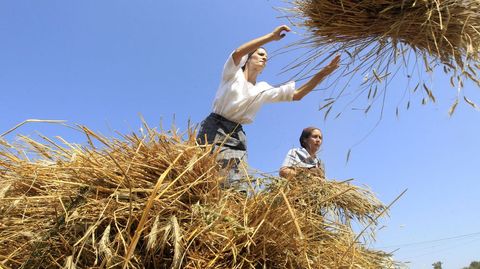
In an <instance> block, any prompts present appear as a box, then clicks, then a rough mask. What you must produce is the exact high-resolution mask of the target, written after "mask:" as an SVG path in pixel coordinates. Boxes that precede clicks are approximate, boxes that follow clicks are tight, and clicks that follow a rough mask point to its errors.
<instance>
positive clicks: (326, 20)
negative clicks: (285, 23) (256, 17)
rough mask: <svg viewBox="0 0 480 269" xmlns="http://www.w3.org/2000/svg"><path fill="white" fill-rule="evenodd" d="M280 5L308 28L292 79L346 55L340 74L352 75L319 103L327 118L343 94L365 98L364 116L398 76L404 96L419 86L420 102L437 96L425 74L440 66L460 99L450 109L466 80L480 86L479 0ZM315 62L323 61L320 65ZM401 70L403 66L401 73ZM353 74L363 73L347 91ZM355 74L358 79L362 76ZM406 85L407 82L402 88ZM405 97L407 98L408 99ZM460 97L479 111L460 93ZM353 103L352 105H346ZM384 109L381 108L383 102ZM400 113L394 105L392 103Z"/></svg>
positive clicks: (301, 0)
mask: <svg viewBox="0 0 480 269" xmlns="http://www.w3.org/2000/svg"><path fill="white" fill-rule="evenodd" d="M287 2H288V3H289V4H290V7H288V8H286V9H284V11H286V13H287V15H286V17H287V18H289V19H290V20H291V21H292V23H293V24H294V25H296V26H299V27H302V28H304V29H306V30H307V37H306V38H305V39H303V40H301V41H300V42H298V43H295V44H293V45H292V47H293V48H304V47H309V48H311V49H310V51H309V52H308V53H306V54H305V55H303V57H300V58H298V59H297V60H296V61H295V62H293V63H292V64H291V65H290V66H289V69H297V70H298V74H297V76H307V75H308V74H310V73H312V72H313V71H314V70H315V69H317V68H318V67H319V66H320V65H323V64H324V63H325V62H326V60H327V59H329V58H331V57H332V56H333V55H334V54H336V53H339V52H345V53H346V54H348V56H349V57H346V56H347V55H345V57H344V59H343V61H342V64H343V66H344V67H345V68H343V70H342V72H338V73H340V74H339V77H347V78H348V77H349V79H348V81H347V83H345V84H346V85H345V86H344V87H342V88H341V89H340V90H339V91H332V92H331V97H330V98H327V99H326V100H325V102H324V104H323V106H322V108H323V109H325V110H326V115H325V116H327V115H328V113H329V112H330V110H331V107H332V106H333V104H334V103H335V102H336V101H337V100H338V98H339V97H341V96H343V95H350V97H351V98H352V100H351V103H353V102H354V101H355V100H356V99H357V98H359V97H360V96H365V97H366V99H367V105H366V106H365V107H364V108H363V110H364V111H365V112H366V113H367V112H368V111H369V110H370V108H371V106H372V104H374V103H375V102H381V103H382V104H383V102H384V101H385V100H384V99H385V95H386V90H387V87H389V88H392V87H395V88H398V86H393V85H389V83H390V81H391V79H392V78H393V77H394V76H395V75H396V74H398V73H399V74H402V75H404V76H405V77H406V78H405V80H406V81H405V84H404V85H406V87H408V89H406V91H405V93H404V95H405V96H403V97H402V98H408V101H407V105H406V108H407V109H408V108H409V107H410V95H412V94H413V93H415V92H416V91H417V90H418V91H419V92H422V93H421V94H422V95H423V98H422V104H426V103H427V102H429V101H431V102H435V101H436V98H435V95H434V93H433V90H431V89H430V88H431V86H432V85H428V84H429V83H428V80H431V81H433V78H432V77H430V79H428V76H427V77H424V76H425V72H423V71H426V73H427V74H429V73H431V72H432V71H433V70H434V69H435V68H437V67H440V68H443V71H444V72H445V73H446V74H448V75H449V76H450V83H451V85H452V87H454V88H456V89H457V90H458V91H457V98H456V100H455V101H454V103H453V104H452V106H451V107H450V111H449V113H450V114H452V113H453V112H454V111H455V108H456V106H457V104H458V102H459V99H462V96H461V94H462V93H461V91H460V89H461V88H462V87H463V85H464V82H465V81H471V82H474V83H476V84H477V85H479V86H480V80H479V78H478V71H479V68H480V57H479V56H480V54H479V53H480V1H477V0H462V1H458V0H403V1H398V0H291V1H287ZM318 59H321V60H320V63H318V62H319V61H318ZM401 69H403V70H401ZM355 74H357V75H359V76H361V77H363V83H362V84H361V88H360V89H356V90H349V89H347V88H348V84H349V82H350V81H351V80H352V79H354V80H355V79H358V77H355V78H354V75H355ZM361 77H360V79H361ZM400 87H405V86H403V85H402V86H400ZM407 95H408V96H407ZM463 100H464V101H465V102H466V103H468V104H469V105H471V106H472V107H474V108H476V109H478V107H477V105H476V104H475V103H474V102H472V101H471V100H470V99H468V98H467V97H466V96H463ZM351 103H350V104H349V105H351ZM382 109H383V105H382ZM397 113H398V107H397Z"/></svg>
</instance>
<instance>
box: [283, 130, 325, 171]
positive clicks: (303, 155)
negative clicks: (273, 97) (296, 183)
mask: <svg viewBox="0 0 480 269" xmlns="http://www.w3.org/2000/svg"><path fill="white" fill-rule="evenodd" d="M299 141H300V146H301V148H293V149H291V150H290V151H288V153H287V156H286V157H285V160H284V161H283V164H282V167H281V168H280V176H281V177H284V178H287V179H290V178H293V177H294V176H295V175H297V170H299V169H309V170H311V172H312V173H314V174H316V175H317V176H320V177H322V178H325V168H324V166H323V163H322V161H321V160H320V159H318V158H317V152H318V150H319V149H320V146H321V145H322V142H323V135H322V132H321V131H320V129H318V128H316V127H307V128H305V129H303V131H302V134H301V135H300V139H299Z"/></svg>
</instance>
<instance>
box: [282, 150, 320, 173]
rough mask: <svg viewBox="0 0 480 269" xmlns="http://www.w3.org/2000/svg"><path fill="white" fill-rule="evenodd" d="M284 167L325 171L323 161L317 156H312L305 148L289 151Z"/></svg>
mask: <svg viewBox="0 0 480 269" xmlns="http://www.w3.org/2000/svg"><path fill="white" fill-rule="evenodd" d="M282 167H301V168H315V167H318V168H321V169H322V170H323V171H325V169H324V167H323V163H322V161H320V160H319V159H318V158H317V156H314V157H312V156H310V153H308V151H307V150H306V149H304V148H293V149H291V150H289V151H288V153H287V156H285V160H284V161H283V164H282Z"/></svg>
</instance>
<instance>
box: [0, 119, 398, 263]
mask: <svg viewBox="0 0 480 269" xmlns="http://www.w3.org/2000/svg"><path fill="white" fill-rule="evenodd" d="M82 130H83V132H84V133H85V135H86V137H87V138H88V141H89V142H88V146H82V145H74V144H70V143H68V142H67V141H65V140H62V139H60V142H56V141H54V140H52V139H49V138H47V137H44V138H43V141H41V142H39V141H34V140H32V139H30V138H26V137H23V141H24V143H23V144H18V145H11V144H9V143H7V142H6V141H1V142H2V143H1V144H2V145H1V150H0V265H1V266H2V267H5V268H259V267H264V268H265V267H266V268H285V267H287V268H343V267H345V268H347V267H349V268H350V267H351V266H354V267H358V268H394V267H395V266H396V265H395V264H394V263H392V262H391V258H390V255H389V254H386V253H384V252H382V251H375V250H370V249H368V248H366V247H365V244H363V243H362V242H361V241H360V240H358V235H355V233H354V232H353V230H352V227H351V226H350V224H349V221H350V220H352V219H358V220H360V221H363V222H375V219H372V216H375V215H376V216H378V215H379V214H381V212H383V211H384V210H385V207H384V206H383V205H382V204H381V203H380V202H379V201H377V200H376V199H375V197H374V196H373V195H372V194H371V193H370V192H369V191H367V190H362V189H360V188H357V187H355V186H353V185H350V184H347V183H342V182H334V181H329V182H326V181H325V180H324V179H320V178H315V177H309V176H305V177H302V179H301V180H300V179H299V180H298V182H297V181H292V182H283V181H282V182H280V183H278V184H275V185H273V186H272V187H270V188H268V189H266V190H264V191H261V192H258V193H255V194H252V195H251V197H248V198H247V197H246V196H245V195H244V194H242V193H238V192H236V191H233V190H225V189H222V188H220V186H221V183H222V181H223V176H222V173H221V171H220V169H219V167H218V166H217V164H216V162H215V153H213V154H212V153H211V148H210V147H209V146H208V145H197V144H196V142H195V139H194V137H195V136H194V135H193V134H192V133H190V134H189V135H188V138H187V139H186V140H183V139H181V135H178V134H175V133H173V134H166V133H159V132H157V131H154V130H153V129H150V128H148V127H146V130H147V131H146V133H144V134H142V135H137V134H131V135H126V136H123V137H121V138H112V139H107V138H105V137H102V136H100V135H98V134H95V133H94V132H92V131H90V130H89V129H87V128H85V127H83V128H82ZM293 182H295V183H293ZM319 183H321V184H319ZM314 188H315V191H318V194H314V193H313V192H315V191H313V189H314ZM306 189H310V190H311V191H309V192H303V191H304V190H306ZM327 189H328V190H327ZM315 195H318V197H316V196H315ZM318 198H319V199H318ZM322 210H329V211H330V212H333V213H329V214H328V216H327V215H325V214H324V213H323V212H322ZM332 214H333V216H337V218H336V217H333V218H329V216H332ZM340 219H342V221H340Z"/></svg>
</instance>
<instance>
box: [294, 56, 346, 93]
mask: <svg viewBox="0 0 480 269" xmlns="http://www.w3.org/2000/svg"><path fill="white" fill-rule="evenodd" d="M339 62H340V55H337V56H336V57H335V58H333V60H332V61H331V62H330V64H328V65H327V66H326V67H324V68H323V69H322V70H321V71H320V72H318V73H317V74H315V75H314V76H313V77H312V78H311V79H310V80H309V81H308V82H307V83H305V84H304V85H302V86H301V87H300V88H298V89H297V90H295V92H294V93H293V100H295V101H298V100H301V99H302V98H303V97H304V96H305V95H307V94H308V93H310V92H311V91H312V90H313V89H314V88H315V87H316V86H317V85H318V84H319V83H320V82H322V80H323V79H324V78H325V77H327V76H328V75H330V74H331V73H332V72H333V71H334V70H335V69H337V67H338V63H339Z"/></svg>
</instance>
